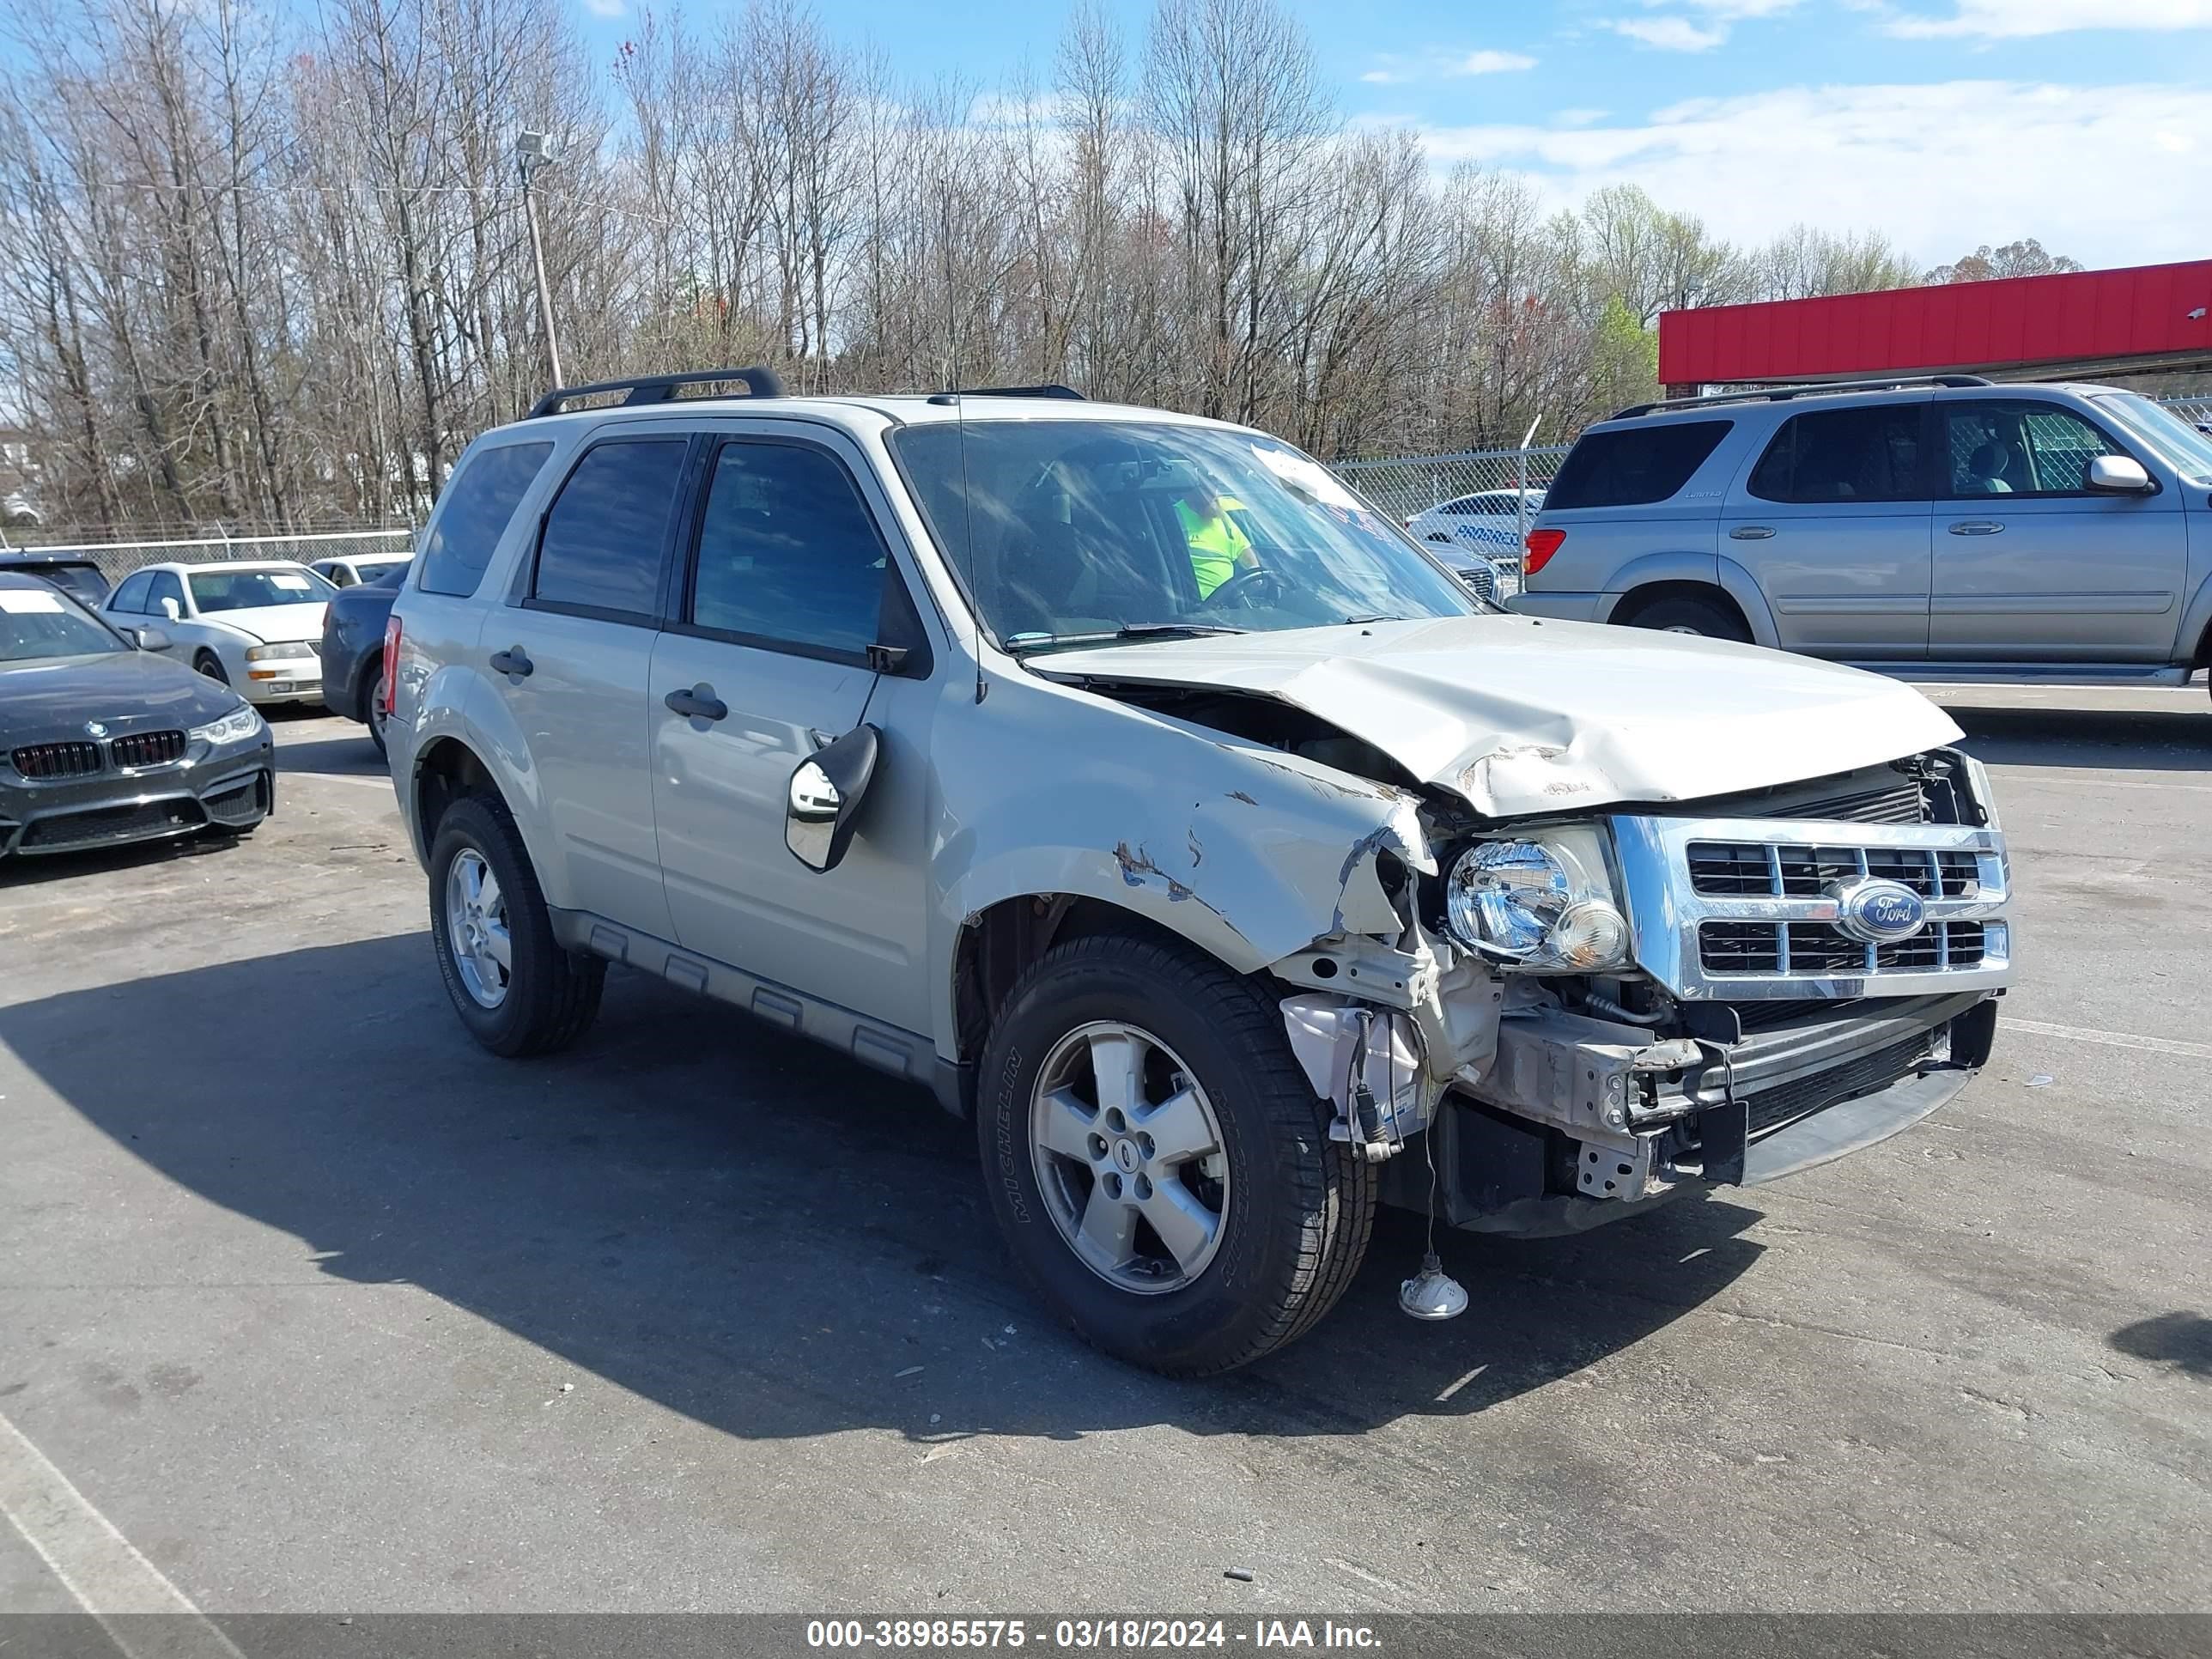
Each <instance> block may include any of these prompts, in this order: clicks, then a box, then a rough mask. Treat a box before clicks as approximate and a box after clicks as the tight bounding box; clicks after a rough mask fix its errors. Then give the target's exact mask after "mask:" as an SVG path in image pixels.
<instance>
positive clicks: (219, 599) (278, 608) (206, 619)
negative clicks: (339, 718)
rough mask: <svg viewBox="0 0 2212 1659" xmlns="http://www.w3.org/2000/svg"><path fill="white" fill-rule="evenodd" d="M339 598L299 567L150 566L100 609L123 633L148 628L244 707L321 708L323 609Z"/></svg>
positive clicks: (168, 651)
mask: <svg viewBox="0 0 2212 1659" xmlns="http://www.w3.org/2000/svg"><path fill="white" fill-rule="evenodd" d="M335 592H337V588H335V587H333V586H331V584H330V583H328V582H326V581H325V580H323V579H322V578H321V577H320V576H318V575H317V574H315V573H314V572H313V571H312V570H310V569H308V568H307V566H305V565H302V564H293V563H290V562H287V561H282V560H268V561H261V562H251V563H249V562H245V561H242V560H241V561H238V562H223V563H220V564H149V565H148V566H146V567H145V568H143V569H140V570H134V571H132V572H131V574H129V575H127V576H125V578H124V579H123V580H121V581H119V582H118V583H117V584H116V585H115V591H114V592H112V593H110V594H109V595H108V596H107V603H106V605H103V606H102V607H101V611H102V614H104V615H105V616H106V617H107V619H108V621H110V622H112V623H115V624H116V625H117V626H118V627H120V628H137V627H143V626H144V625H145V624H146V623H149V622H150V623H154V624H155V626H156V627H157V628H159V629H161V633H162V634H163V635H165V636H166V637H167V644H166V645H164V646H162V647H160V648H161V651H162V652H163V653H164V654H166V655H168V656H172V657H174V658H175V659H177V660H178V661H179V662H182V663H185V664H188V665H191V667H193V668H195V669H197V670H198V671H200V672H201V673H203V674H204V675H206V676H207V677H208V678H210V679H213V680H221V681H222V682H223V683H224V684H227V685H229V686H232V687H234V688H235V689H236V690H238V691H239V692H240V694H241V695H243V696H245V698H246V701H247V702H261V703H267V702H321V701H322V696H323V659H322V638H323V605H324V602H325V600H327V599H329V598H330V596H331V594H333V593H335Z"/></svg>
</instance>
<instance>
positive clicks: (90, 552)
mask: <svg viewBox="0 0 2212 1659" xmlns="http://www.w3.org/2000/svg"><path fill="white" fill-rule="evenodd" d="M414 547H415V532H413V531H412V530H346V531H319V532H314V533H313V534H308V535H300V536H212V537H210V536H196V537H192V538H190V539H187V540H182V541H153V542H78V543H42V544H39V545H37V546H26V545H24V544H22V543H21V541H19V540H16V539H15V538H9V544H8V546H7V548H6V550H5V551H0V558H4V557H6V556H7V554H8V553H40V554H60V555H62V556H66V557H69V558H77V559H90V560H92V561H93V562H94V563H95V564H97V565H99V567H100V574H102V575H103V576H105V577H106V578H107V580H109V581H110V582H118V581H120V580H123V578H124V577H125V576H127V575H129V574H131V572H132V571H134V570H136V569H137V568H139V567H140V566H141V565H148V564H209V563H212V562H216V561H217V560H221V559H291V560H294V561H296V562H299V563H301V564H313V562H315V561H316V560H317V559H353V558H378V557H381V558H389V557H391V556H392V555H393V554H395V553H410V552H412V551H413V550H414Z"/></svg>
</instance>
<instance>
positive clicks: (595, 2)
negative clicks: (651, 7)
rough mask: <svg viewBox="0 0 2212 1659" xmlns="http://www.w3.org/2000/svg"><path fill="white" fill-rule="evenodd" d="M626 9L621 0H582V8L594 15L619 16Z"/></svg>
mask: <svg viewBox="0 0 2212 1659" xmlns="http://www.w3.org/2000/svg"><path fill="white" fill-rule="evenodd" d="M584 9H585V10H586V11H587V12H589V13H591V14H592V16H594V17H619V16H621V15H623V12H624V11H625V10H626V9H628V8H627V7H626V6H625V5H624V3H623V0H584Z"/></svg>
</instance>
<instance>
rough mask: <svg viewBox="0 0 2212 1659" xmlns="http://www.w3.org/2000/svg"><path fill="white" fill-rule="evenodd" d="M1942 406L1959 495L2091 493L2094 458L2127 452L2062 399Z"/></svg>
mask: <svg viewBox="0 0 2212 1659" xmlns="http://www.w3.org/2000/svg"><path fill="white" fill-rule="evenodd" d="M1938 409H1939V412H1940V414H1941V416H1942V423H1943V440H1944V453H1945V471H1946V478H1947V482H1948V485H1949V494H1950V495H1953V496H1956V497H1978V496H1985V495H2087V494H2089V463H2090V462H2092V461H2093V460H2095V459H2097V457H2099V456H2100V455H2124V454H2126V453H2127V451H2126V450H2124V449H2123V448H2122V447H2120V446H2119V445H2118V444H2117V443H2114V442H2113V441H2112V440H2111V439H2110V438H2108V437H2106V435H2105V434H2104V433H2103V432H2101V431H2100V430H2099V429H2098V428H2096V427H2095V426H2093V425H2092V424H2091V423H2090V422H2087V421H2086V420H2084V419H2083V418H2082V417H2081V416H2079V415H2076V414H2075V412H2074V411H2073V410H2070V409H2067V408H2065V407H2063V405H2061V404H2046V403H2042V402H2039V401H2034V400H2031V399H2028V398H2021V399H2018V400H2014V399H2011V398H2002V399H2000V398H1970V399H1962V400H1960V401H1959V402H1957V403H1952V404H1939V405H1938Z"/></svg>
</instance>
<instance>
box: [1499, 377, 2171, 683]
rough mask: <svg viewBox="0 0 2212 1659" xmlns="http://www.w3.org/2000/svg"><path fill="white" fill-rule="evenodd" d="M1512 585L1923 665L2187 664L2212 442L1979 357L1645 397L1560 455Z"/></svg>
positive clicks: (1541, 602)
mask: <svg viewBox="0 0 2212 1659" xmlns="http://www.w3.org/2000/svg"><path fill="white" fill-rule="evenodd" d="M1512 604H1513V608H1514V609H1515V610H1516V611H1521V612H1522V613H1523V614H1527V615H1531V616H1543V617H1566V618H1572V619H1574V620H1576V621H1582V622H1612V623H1631V624H1633V625H1636V626H1638V627H1644V628H1656V629H1671V630H1674V631H1677V632H1682V633H1693V634H1702V635H1707V636H1708V637H1711V638H1716V639H1730V640H1743V641H1755V642H1756V643H1758V644H1760V645H1769V646H1777V647H1781V648H1782V649H1784V650H1787V651H1800V652H1804V653H1808V654H1809V655H1813V656H1818V657H1828V658H1832V659H1837V660H1838V661H1843V662H1850V663H1856V664H1860V665H1864V666H1866V667H1869V668H1875V669H1879V670H1881V671H1886V672H1889V673H1894V674H1899V675H1904V676H1906V677H1909V678H1914V679H1924V680H1936V679H1960V680H1991V679H2042V680H2066V681H2084V682H2088V681H2099V682H2102V681H2109V682H2113V683H2135V684H2181V683H2183V682H2184V681H2185V680H2186V679H2187V678H2188V676H2189V674H2190V671H2191V670H2192V669H2193V668H2196V667H2198V666H2202V665H2204V664H2205V662H2206V660H2207V653H2208V649H2212V438H2208V437H2207V436H2206V435H2204V434H2203V433H2202V432H2200V431H2198V430H2197V428H2194V427H2192V426H2191V425H2190V424H2189V423H2188V422H2185V421H2183V420H2180V419H2179V418H2178V417H2177V416H2174V415H2173V414H2172V413H2171V412H2169V411H2168V410H2164V409H2162V408H2160V406H2159V405H2158V404H2154V403H2152V402H2150V401H2149V400H2148V399H2147V398H2142V397H2140V396H2138V395H2137V394H2136V393H2134V392H2124V391H2117V390H2114V389H2112V388H2111V387H2108V386H2074V385H2013V386H1996V385H1992V384H1990V382H1988V381H1986V380H1978V379H1975V378H1973V377H1971V376H1963V375H1954V376H1942V377H1936V378H1933V379H1927V380H1917V381H1904V380H1887V381H1881V382H1874V383H1867V384H1863V385H1856V386H1833V385H1829V386H1791V387H1783V388H1778V389H1775V390H1771V391H1764V392H1745V393H1741V394H1735V395H1729V396H1725V397H1713V398H1696V399H1684V400H1680V401H1677V402H1673V403H1664V404H1647V405H1644V406H1642V407H1639V408H1636V409H1631V410H1624V411H1622V413H1621V414H1620V415H1618V416H1615V417H1614V418H1613V419H1612V420H1609V421H1605V422H1600V423H1599V424H1598V425H1596V426H1594V427H1591V428H1589V430H1588V431H1586V432H1584V433H1583V436H1582V438H1581V439H1580V441H1578V442H1577V444H1576V445H1575V447H1574V450H1573V452H1572V453H1571V454H1569V455H1568V457H1567V459H1566V460H1565V462H1564V463H1563V464H1562V465H1561V466H1560V469H1559V477H1557V478H1556V479H1555V480H1554V481H1553V484H1552V487H1551V490H1550V493H1549V494H1548V495H1547V497H1546V499H1545V502H1544V507H1543V511H1542V513H1541V514H1540V515H1539V517H1538V519H1537V521H1536V524H1535V526H1534V528H1532V529H1531V530H1530V532H1529V533H1528V546H1527V556H1526V568H1525V573H1524V575H1523V591H1522V593H1521V594H1520V595H1519V596H1518V597H1517V598H1516V599H1514V600H1513V601H1512Z"/></svg>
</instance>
